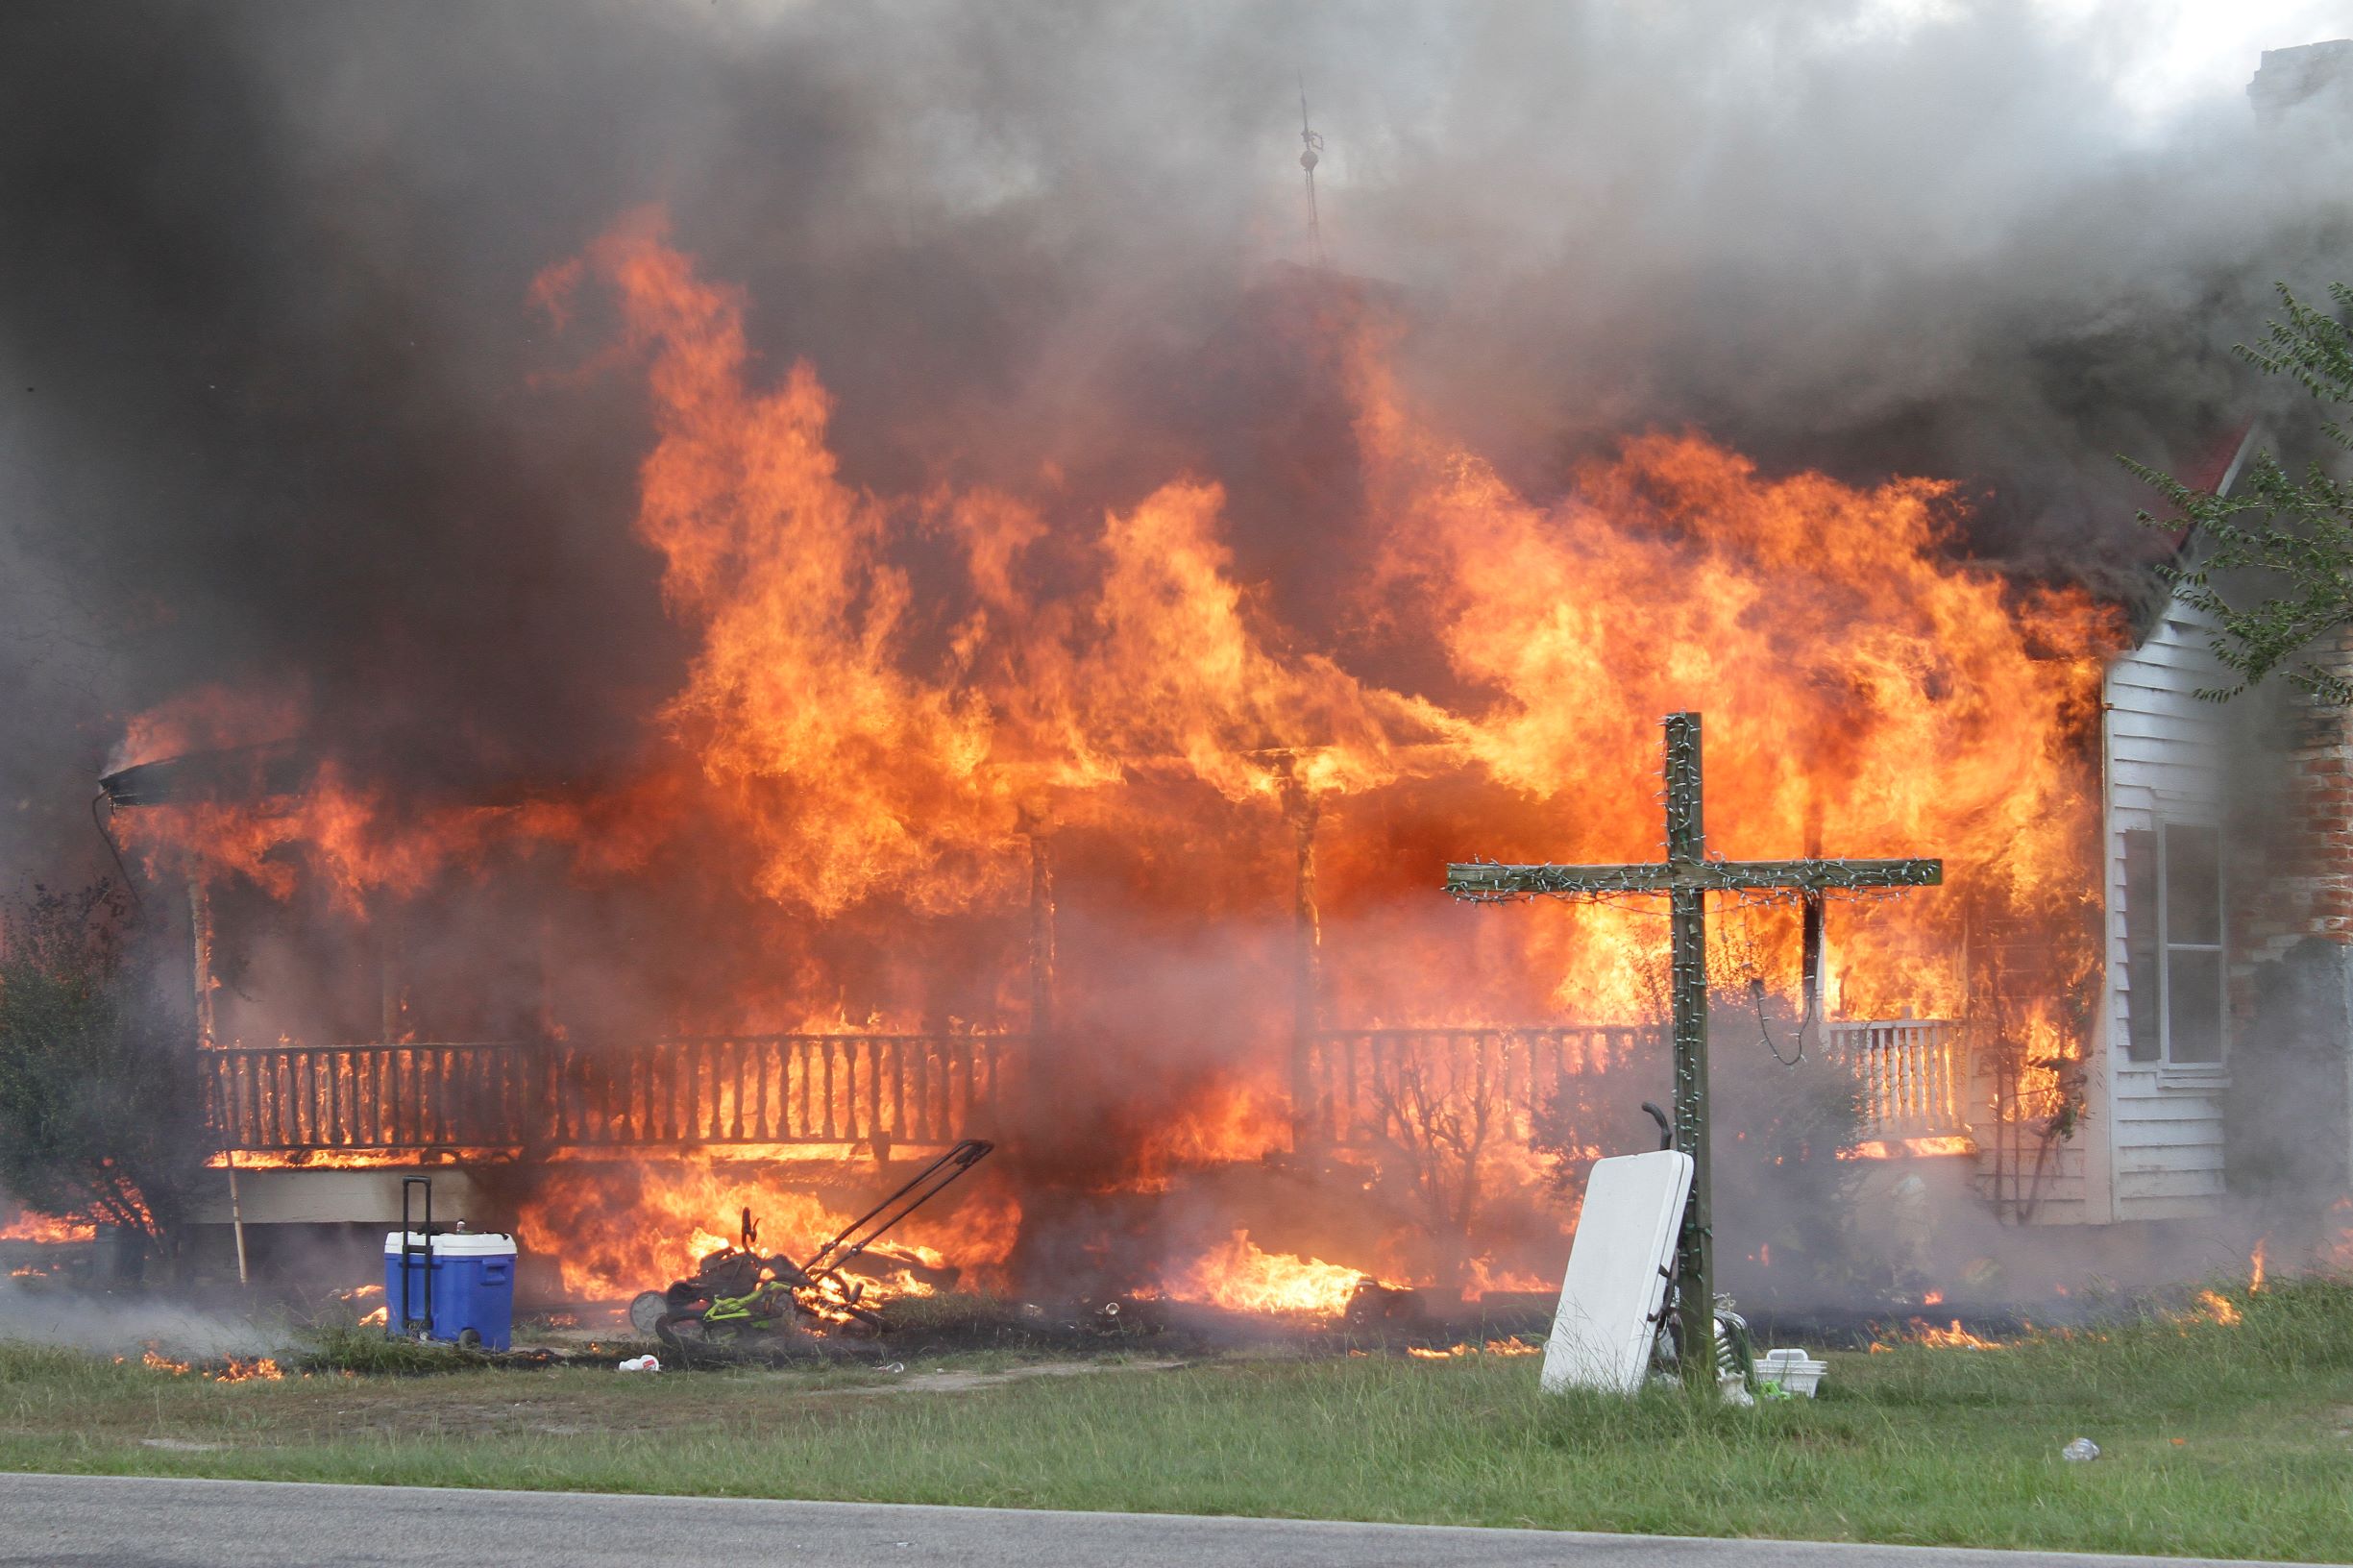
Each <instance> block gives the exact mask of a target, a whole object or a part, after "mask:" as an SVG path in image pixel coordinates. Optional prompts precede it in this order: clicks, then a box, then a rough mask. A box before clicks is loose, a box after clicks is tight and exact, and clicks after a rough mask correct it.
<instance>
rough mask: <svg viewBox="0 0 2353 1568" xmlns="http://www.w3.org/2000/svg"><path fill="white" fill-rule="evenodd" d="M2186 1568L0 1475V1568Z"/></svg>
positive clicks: (1709, 1544) (698, 1500)
mask: <svg viewBox="0 0 2353 1568" xmlns="http://www.w3.org/2000/svg"><path fill="white" fill-rule="evenodd" d="M2192 1560H2206V1559H2189V1558H2158V1557H2091V1556H2071V1555H2066V1554H2057V1553H2042V1552H2032V1553H2022V1552H1962V1551H1950V1550H1946V1549H1942V1548H1931V1547H1900V1546H1824V1545H1819V1544H1814V1543H1809V1542H1788V1541H1713V1540H1692V1539H1688V1538H1685V1537H1681V1536H1647V1535H1573V1534H1564V1533H1556V1532H1553V1531H1537V1530H1455V1529H1442V1528H1438V1527H1435V1526H1428V1525H1353V1524H1334V1523H1324V1522H1320V1521H1314V1520H1295V1519H1210V1518H1201V1517H1198V1516H1195V1515H1190V1514H1147V1513H1048V1512H1042V1511H1035V1512H1034V1511H1028V1510H1022V1509H1014V1508H935V1507H911V1506H903V1505H898V1504H887V1503H777V1502H765V1501H753V1500H745V1499H722V1498H702V1497H694V1498H689V1497H615V1496H603V1495H593V1494H587V1493H578V1492H492V1491H467V1490H461V1489H453V1488H446V1487H424V1486H414V1487H402V1486H318V1485H308V1484H304V1483H300V1482H273V1481H182V1480H177V1479H162V1478H155V1477H137V1476H32V1475H7V1474H0V1563H87V1564H91V1565H93V1568H95V1565H98V1564H105V1565H107V1568H313V1565H326V1564H335V1565H343V1564H352V1565H358V1564H369V1565H374V1564H383V1565H385V1568H480V1565H481V1564H483V1563H498V1564H501V1565H502V1568H653V1565H656V1564H664V1563H714V1564H736V1565H763V1564H768V1563H780V1564H792V1563H825V1564H857V1565H858V1568H1061V1565H1064V1564H1070V1565H1079V1564H1085V1565H1087V1568H1096V1565H1099V1564H1106V1563H1116V1564H1120V1565H1122V1568H1147V1565H1148V1568H1212V1565H1214V1568H1262V1565H1263V1568H1275V1565H1278V1564H1280V1565H1282V1568H1532V1565H1533V1564H1538V1563H1544V1564H1568V1565H1574V1568H1586V1565H1596V1568H1598V1565H1619V1564H1623V1565H1626V1568H1633V1565H1635V1564H1640V1565H1642V1568H1797V1565H1800V1564H1808V1563H1819V1564H1826V1565H1828V1568H1878V1565H1881V1564H1886V1565H1889V1568H1898V1565H1900V1568H2038V1565H2042V1564H2050V1565H2054V1568H2055V1565H2059V1564H2084V1565H2092V1564H2111V1565H2113V1564H2122V1563H2156V1562H2166V1563H2172V1564H2176V1565H2178V1564H2180V1563H2184V1562H2188V1561H2192Z"/></svg>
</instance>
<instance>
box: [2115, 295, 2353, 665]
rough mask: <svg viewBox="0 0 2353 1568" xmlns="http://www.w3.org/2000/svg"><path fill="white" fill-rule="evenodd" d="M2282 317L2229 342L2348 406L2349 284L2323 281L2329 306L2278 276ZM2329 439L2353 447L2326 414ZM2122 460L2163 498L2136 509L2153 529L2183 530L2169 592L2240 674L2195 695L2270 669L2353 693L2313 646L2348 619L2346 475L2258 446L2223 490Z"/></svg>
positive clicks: (2351, 545) (2349, 495)
mask: <svg viewBox="0 0 2353 1568" xmlns="http://www.w3.org/2000/svg"><path fill="white" fill-rule="evenodd" d="M2279 294H2280V301H2281V303H2282V305H2283V306H2284V307H2285V309H2286V312H2287V319H2286V320H2284V321H2274V322H2271V323H2270V324H2269V326H2268V329H2267V331H2266V333H2265V336H2264V341H2263V344H2262V346H2261V347H2249V346H2248V345H2246V344H2243V343H2242V344H2240V345H2238V346H2237V348H2236V349H2235V350H2234V351H2233V352H2235V353H2236V354H2237V355H2239V356H2240V357H2241V358H2243V359H2244V360H2246V361H2247V363H2249V364H2251V365H2254V366H2255V367H2256V368H2258V369H2259V370H2262V371H2263V372H2265V373H2266V374H2267V375H2272V376H2290V377H2293V378H2294V379H2295V380H2296V381H2298V382H2299V383H2301V384H2302V386H2303V387H2304V389H2305V390H2306V391H2307V392H2309V393H2311V394H2312V396H2313V398H2314V400H2315V401H2316V402H2317V403H2320V404H2324V405H2330V406H2338V407H2342V406H2346V405H2353V330H2348V328H2347V327H2346V324H2345V317H2347V316H2348V315H2353V287H2348V286H2347V285H2346V284H2343V283H2332V284H2330V285H2329V300H2330V304H2331V306H2332V308H2328V309H2323V308H2321V307H2319V306H2312V305H2307V304H2306V303H2304V302H2303V301H2301V300H2299V299H2297V298H2296V297H2295V295H2294V294H2293V293H2292V292H2290V290H2289V289H2288V287H2287V285H2285V284H2282V285H2281V286H2280V291H2279ZM2320 430H2321V434H2322V435H2323V436H2324V437H2325V438H2326V440H2327V441H2328V443H2329V445H2330V446H2332V447H2334V448H2336V449H2338V450H2339V451H2341V452H2344V453H2353V434H2348V432H2347V431H2346V429H2345V427H2344V425H2343V424H2342V423H2341V421H2339V420H2338V419H2335V418H2324V419H2323V420H2322V421H2321V425H2320ZM2123 462H2124V466H2125V467H2126V468H2128V469H2130V470H2131V471H2132V472H2133V473H2134V474H2136V475H2138V476H2139V477H2140V478H2142V479H2144V480H2145V481H2146V482H2147V483H2148V484H2150V485H2152V486H2154V487H2155V488H2156V489H2157V491H2158V492H2159V493H2160V494H2162V495H2163V496H2164V497H2165V498H2166V500H2167V501H2168V502H2170V503H2171V505H2172V507H2173V511H2172V513H2171V514H2170V515H2169V516H2165V517H2159V516H2157V515H2155V514H2153V513H2150V512H2146V511H2145V512H2143V513H2141V514H2140V515H2141V521H2142V522H2143V523H2145V524H2148V525H2150V526H2152V527H2164V528H2178V527H2182V526H2183V525H2184V524H2185V523H2186V524H2188V526H2189V527H2190V528H2191V529H2192V530H2193V537H2194V540H2195V542H2196V548H2195V550H2194V552H2192V553H2191V554H2190V555H2189V556H2188V558H2187V559H2186V561H2185V564H2182V565H2177V566H2173V567H2169V568H2168V569H2166V576H2167V579H2168V580H2169V581H2170V582H2171V583H2172V584H2173V586H2174V591H2175V594H2176V597H2178V598H2179V600H2181V601H2182V602H2183V603H2185V604H2187V605H2189V606H2191V607H2192V608H2194V609H2195V610H2197V611H2199V612H2201V613H2202V614H2203V615H2205V616H2206V617H2207V618H2208V619H2209V620H2210V621H2211V622H2212V623H2213V626H2214V636H2213V640H2212V647H2213V649H2214V653H2215V656H2216V657H2217V658H2218V659H2219V660H2220V661H2221V662H2222V665H2223V667H2224V668H2225V669H2227V670H2229V671H2231V672H2232V673H2233V674H2236V675H2237V676H2238V679H2237V680H2236V681H2235V682H2234V683H2233V684H2231V685H2229V686H2224V687H2217V688H2214V689H2211V690H2207V691H2203V692H2200V693H2199V694H2198V695H2199V696H2200V697H2204V698H2210V699H2213V700H2222V699H2225V698H2233V697H2236V696H2238V695H2239V694H2240V693H2242V692H2244V691H2246V690H2247V689H2248V688H2250V687H2252V686H2254V685H2256V684H2257V683H2259V682H2261V681H2262V680H2263V679H2264V678H2265V677H2267V676H2268V675H2270V674H2274V673H2277V674H2281V675H2282V676H2283V677H2284V678H2286V679H2287V680H2288V681H2290V682H2291V683H2292V684H2293V685H2295V686H2298V687H2300V688H2302V689H2303V690H2305V691H2308V692H2311V693H2312V694H2314V695H2315V696H2316V697H2318V698H2321V699H2322V700H2324V701H2328V702H2335V703H2347V702H2353V681H2349V680H2348V679H2347V678H2346V676H2345V674H2343V672H2342V671H2341V668H2340V667H2339V666H2338V665H2337V664H2336V663H2335V662H2334V661H2333V660H2331V659H2330V658H2329V656H2328V652H2327V651H2322V650H2318V649H2316V644H2320V643H2322V642H2323V641H2324V640H2326V639H2332V638H2333V637H2334V636H2335V635H2336V634H2337V633H2338V632H2340V631H2341V630H2342V629H2343V628H2344V627H2345V626H2346V625H2353V479H2343V478H2332V477H2331V475H2330V474H2329V472H2328V465H2327V464H2326V463H2324V462H2321V461H2318V460H2316V461H2314V462H2312V463H2311V464H2309V465H2307V466H2306V468H2305V469H2304V471H2303V473H2302V474H2301V475H2300V476H2298V475H2295V474H2292V473H2291V472H2290V471H2289V470H2288V469H2287V468H2286V467H2285V466H2283V465H2282V464H2281V463H2280V461H2279V459H2278V458H2277V457H2276V456H2275V455H2273V454H2272V453H2268V452H2265V453H2259V454H2258V455H2257V456H2256V457H2255V458H2254V459H2253V461H2252V462H2251V463H2250V464H2249V465H2248V467H2247V470H2246V473H2245V475H2244V477H2243V478H2242V479H2241V480H2240V482H2239V483H2238V484H2236V485H2234V486H2233V487H2232V489H2231V491H2230V493H2229V494H2227V495H2225V494H2223V493H2222V492H2221V491H2220V490H2219V489H2212V490H2201V489H2194V488H2192V487H2191V486H2190V485H2188V484H2185V483H2183V482H2182V481H2181V480H2179V479H2177V478H2172V477H2170V476H2169V475H2166V474H2162V473H2160V472H2158V471H2157V470H2156V469H2154V468H2151V467H2149V466H2148V465H2146V464H2145V463H2137V462H2134V461H2132V460H2131V459H2130V458H2125V459H2123Z"/></svg>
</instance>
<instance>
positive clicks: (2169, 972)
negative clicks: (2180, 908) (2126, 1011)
mask: <svg viewBox="0 0 2353 1568" xmlns="http://www.w3.org/2000/svg"><path fill="white" fill-rule="evenodd" d="M2165 1011H2166V1028H2167V1031H2168V1033H2169V1036H2170V1040H2169V1043H2170V1045H2171V1046H2172V1051H2171V1055H2172V1059H2173V1060H2174V1061H2176V1062H2219V1061H2221V1060H2222V955H2221V954H2220V953H2185V952H2182V951H2180V950H2179V949H2175V950H2174V951H2172V952H2169V953H2168V954H2166V1010H2165Z"/></svg>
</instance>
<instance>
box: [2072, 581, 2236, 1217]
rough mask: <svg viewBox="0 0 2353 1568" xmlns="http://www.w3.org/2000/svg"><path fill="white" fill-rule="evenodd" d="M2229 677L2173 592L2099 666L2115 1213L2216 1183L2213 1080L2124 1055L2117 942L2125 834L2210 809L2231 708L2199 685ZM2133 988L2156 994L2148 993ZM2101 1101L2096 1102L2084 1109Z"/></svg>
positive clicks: (2166, 1207) (2164, 1210) (2174, 1202)
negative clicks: (2155, 615)
mask: <svg viewBox="0 0 2353 1568" xmlns="http://www.w3.org/2000/svg"><path fill="white" fill-rule="evenodd" d="M2226 684H2228V676H2227V674H2225V672H2224V671H2223V669H2222V667H2221V666H2220V665H2219V664H2218V663H2217V662H2216V660H2215V657H2214V655H2213V653H2212V652H2210V651H2209V650H2208V648H2207V631H2206V628H2205V626H2204V625H2203V624H2202V623H2201V622H2200V620H2199V618H2198V617H2197V616H2196V615H2195V614H2194V612H2191V611H2189V610H2188V609H2187V607H2186V606H2183V605H2181V604H2179V603H2172V604H2169V605H2167V606H2166V610H2165V613H2164V615H2163V616H2162V617H2160V618H2159V620H2158V621H2157V623H2156V625H2154V626H2153V627H2152V628H2151V629H2150V632H2149V634H2148V637H2147V638H2146V640H2145V641H2144V642H2143V643H2142V645H2141V646H2140V647H2139V648H2137V649H2134V650H2133V651H2132V652H2131V653H2129V654H2127V655H2125V656H2124V657H2122V658H2120V659H2118V660H2117V661H2116V662H2115V663H2114V664H2112V665H2110V666H2109V667H2108V673H2107V678H2106V682H2105V687H2104V690H2103V693H2102V696H2103V698H2104V699H2105V708H2106V723H2105V726H2104V729H2105V734H2104V738H2103V743H2102V744H2103V745H2104V747H2105V748H2106V755H2105V759H2104V760H2105V764H2106V771H2107V796H2108V810H2107V827H2106V845H2107V859H2108V868H2107V885H2108V1005H2107V1008H2106V1009H2105V1011H2104V1014H2103V1022H2104V1024H2105V1029H2106V1036H2107V1038H2106V1040H2105V1041H2102V1042H2101V1046H2100V1048H2101V1049H2103V1050H2105V1051H2106V1053H2107V1066H2108V1069H2109V1070H2108V1071H2107V1073H2106V1075H2105V1082H2106V1084H2107V1086H2108V1101H2109V1103H2108V1105H2107V1106H2106V1108H2105V1110H2106V1114H2107V1115H2108V1116H2109V1118H2110V1126H2109V1135H2110V1136H2109V1138H2108V1139H2107V1142H2108V1151H2107V1153H2108V1159H2109V1160H2110V1161H2111V1166H2110V1181H2111V1183H2112V1192H2113V1203H2114V1213H2115V1215H2116V1217H2117V1218H2119V1219H2157V1218H2166V1217H2171V1216H2175V1215H2185V1214H2199V1213H2212V1212H2213V1211H2214V1210H2215V1208H2216V1207H2217V1206H2218V1200H2219V1199H2220V1198H2221V1195H2222V1110H2221V1105H2220V1101H2219V1096H2218V1087H2219V1086H2218V1084H2215V1083H2213V1082H2211V1081H2210V1082H2206V1083H2198V1082H2195V1081H2192V1082H2189V1083H2183V1082H2180V1081H2176V1082H2173V1083H2166V1082H2163V1081H2162V1077H2163V1075H2162V1074H2161V1072H2160V1069H2159V1068H2158V1066H2156V1065H2155V1064H2148V1065H2135V1064H2133V1063H2131V1062H2130V1061H2128V1060H2127V1059H2126V1057H2125V1052H2124V1042H2125V1041H2126V1040H2127V1039H2129V1038H2130V1036H2129V1022H2128V1020H2129V1016H2130V1015H2129V1010H2130V1008H2131V1007H2132V1006H2133V1005H2134V1002H2135V1000H2136V998H2135V994H2134V987H2133V975H2132V972H2131V965H2130V963H2129V960H2128V956H2127V950H2126V947H2125V943H2124V922H2125V916H2126V911H2125V907H2124V897H2125V890H2124V839H2123V835H2124V833H2125V832H2126V831H2128V830H2132V829H2144V828H2153V827H2155V826H2156V825H2157V823H2158V822H2159V821H2166V820H2172V821H2215V820H2216V819H2217V818H2218V815H2219V813H2220V802H2221V795H2222V768H2223V762H2224V759H2225V758H2226V757H2227V756H2228V754H2229V751H2228V747H2229V745H2230V736H2229V732H2228V729H2227V727H2226V725H2227V722H2228V714H2227V710H2226V709H2224V708H2223V707H2222V706H2221V705H2220V704H2218V703H2213V702H2205V701H2200V700H2199V698H2198V696H2197V693H2198V692H2199V690H2200V689H2202V688H2211V687H2216V686H2221V685H2226ZM2149 989H2150V990H2151V991H2152V992H2153V990H2154V988H2153V987H2152V988H2149ZM2139 1000H2140V1001H2141V1004H2142V1005H2144V1006H2151V1007H2153V1006H2155V1005H2156V999H2155V997H2154V995H2153V994H2151V995H2148V996H2145V997H2142V998H2139ZM2175 1077H2176V1079H2177V1080H2178V1079H2179V1077H2180V1075H2179V1074H2176V1075H2175ZM2100 1110H2101V1108H2099V1107H2094V1112H2093V1114H2094V1115H2099V1114H2100Z"/></svg>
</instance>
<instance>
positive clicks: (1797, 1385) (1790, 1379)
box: [1756, 1350, 1830, 1399]
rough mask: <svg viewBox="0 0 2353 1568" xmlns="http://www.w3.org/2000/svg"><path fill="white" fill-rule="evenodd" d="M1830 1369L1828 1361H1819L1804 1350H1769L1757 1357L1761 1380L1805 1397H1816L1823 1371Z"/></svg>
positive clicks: (1758, 1374)
mask: <svg viewBox="0 0 2353 1568" xmlns="http://www.w3.org/2000/svg"><path fill="white" fill-rule="evenodd" d="M1829 1369H1830V1363H1829V1362H1827V1361H1817V1360H1813V1359H1812V1358H1811V1357H1809V1356H1807V1355H1806V1354H1805V1352H1804V1351H1802V1350H1769V1351H1767V1352H1765V1353H1764V1355H1762V1356H1759V1357H1758V1358H1757V1359H1756V1376H1757V1380H1758V1381H1759V1382H1763V1383H1776V1384H1780V1386H1781V1391H1782V1392H1783V1393H1788V1394H1798V1395H1802V1396H1803V1397H1804V1398H1807V1399H1811V1398H1813V1397H1814V1390H1815V1389H1816V1388H1818V1387H1820V1386H1821V1385H1822V1375H1823V1373H1825V1372H1826V1371H1828V1370H1829Z"/></svg>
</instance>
